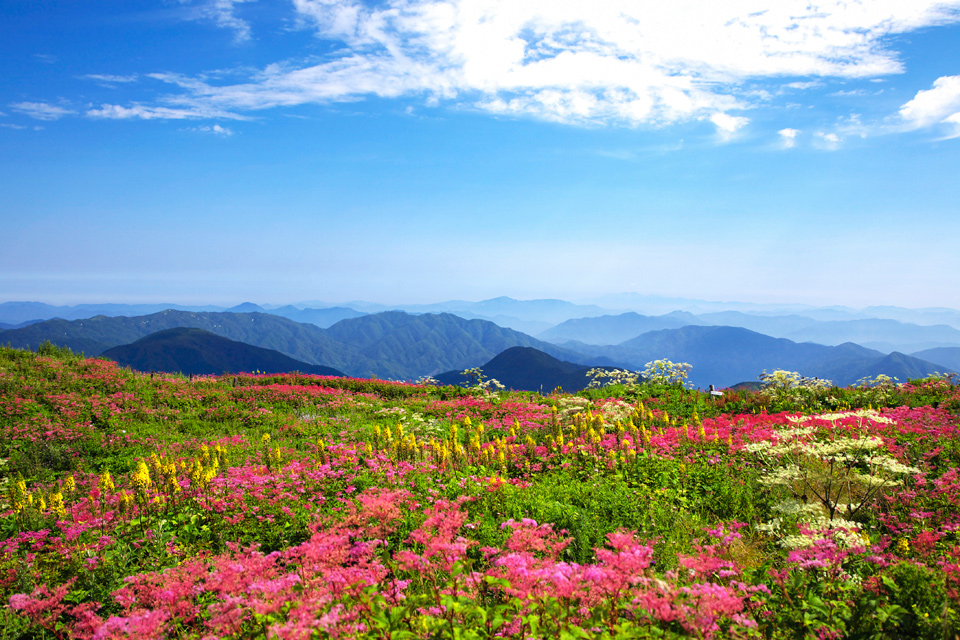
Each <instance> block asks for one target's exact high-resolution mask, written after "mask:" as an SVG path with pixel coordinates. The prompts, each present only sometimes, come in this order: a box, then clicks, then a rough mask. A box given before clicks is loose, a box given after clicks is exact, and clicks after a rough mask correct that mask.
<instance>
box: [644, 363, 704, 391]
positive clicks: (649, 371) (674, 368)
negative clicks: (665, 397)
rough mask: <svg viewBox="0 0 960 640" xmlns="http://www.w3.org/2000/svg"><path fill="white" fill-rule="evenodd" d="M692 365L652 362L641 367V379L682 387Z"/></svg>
mask: <svg viewBox="0 0 960 640" xmlns="http://www.w3.org/2000/svg"><path fill="white" fill-rule="evenodd" d="M692 368H693V365H690V364H687V363H686V362H671V361H669V360H665V359H664V360H654V361H653V362H648V363H647V364H645V365H644V367H643V378H644V380H649V381H650V382H656V383H659V384H676V385H683V384H685V383H686V382H687V376H688V375H689V374H690V369H692Z"/></svg>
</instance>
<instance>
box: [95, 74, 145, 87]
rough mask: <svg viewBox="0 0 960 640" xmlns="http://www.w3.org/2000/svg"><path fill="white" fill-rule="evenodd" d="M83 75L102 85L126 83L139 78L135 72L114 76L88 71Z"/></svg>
mask: <svg viewBox="0 0 960 640" xmlns="http://www.w3.org/2000/svg"><path fill="white" fill-rule="evenodd" d="M83 77H84V78H86V79H88V80H94V81H96V82H97V83H99V84H104V85H115V84H126V83H129V82H136V81H137V80H138V79H139V76H138V75H137V74H133V75H129V76H116V75H110V74H106V73H88V74H87V75H85V76H83Z"/></svg>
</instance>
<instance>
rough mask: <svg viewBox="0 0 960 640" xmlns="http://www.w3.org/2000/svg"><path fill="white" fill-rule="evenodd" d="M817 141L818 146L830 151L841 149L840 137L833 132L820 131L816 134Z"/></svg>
mask: <svg viewBox="0 0 960 640" xmlns="http://www.w3.org/2000/svg"><path fill="white" fill-rule="evenodd" d="M814 136H815V138H816V140H817V143H818V144H817V146H819V147H820V148H822V149H827V150H828V151H834V150H835V149H837V148H839V147H840V136H839V135H837V134H836V133H833V132H829V133H827V132H823V131H818V132H817V133H815V134H814Z"/></svg>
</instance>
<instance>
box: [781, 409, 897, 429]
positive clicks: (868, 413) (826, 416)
mask: <svg viewBox="0 0 960 640" xmlns="http://www.w3.org/2000/svg"><path fill="white" fill-rule="evenodd" d="M846 418H859V419H860V424H861V425H862V424H863V422H864V420H869V421H870V422H879V423H881V424H893V418H888V417H886V416H884V415H881V414H880V412H879V411H877V410H876V409H857V410H856V411H836V412H833V413H820V414H817V415H813V416H787V420H790V421H791V422H797V423H801V422H808V421H810V420H827V421H829V422H837V421H838V420H844V419H846Z"/></svg>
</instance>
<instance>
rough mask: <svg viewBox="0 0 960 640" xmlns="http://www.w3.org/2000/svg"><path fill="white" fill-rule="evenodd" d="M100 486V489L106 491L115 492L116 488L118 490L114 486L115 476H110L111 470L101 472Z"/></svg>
mask: <svg viewBox="0 0 960 640" xmlns="http://www.w3.org/2000/svg"><path fill="white" fill-rule="evenodd" d="M71 479H72V478H71ZM99 486H100V490H101V491H103V492H104V493H113V492H114V490H116V487H114V486H113V478H111V477H110V472H109V471H104V472H103V473H101V474H100V483H99Z"/></svg>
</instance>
